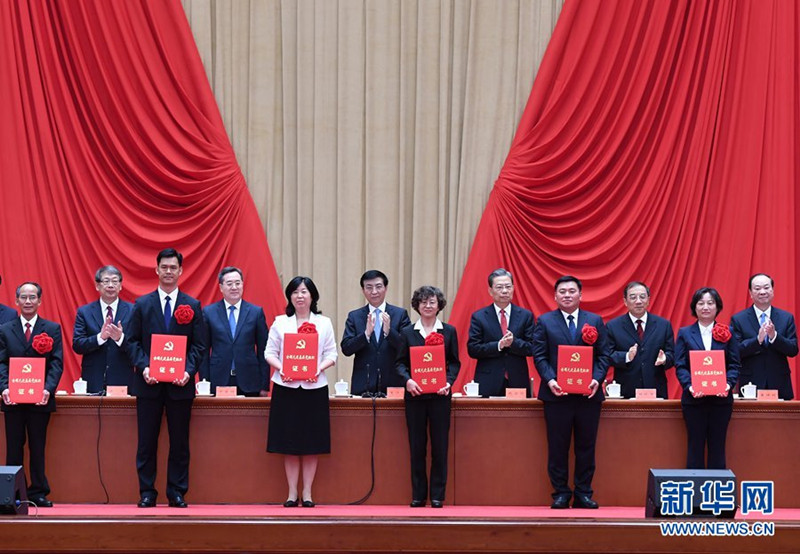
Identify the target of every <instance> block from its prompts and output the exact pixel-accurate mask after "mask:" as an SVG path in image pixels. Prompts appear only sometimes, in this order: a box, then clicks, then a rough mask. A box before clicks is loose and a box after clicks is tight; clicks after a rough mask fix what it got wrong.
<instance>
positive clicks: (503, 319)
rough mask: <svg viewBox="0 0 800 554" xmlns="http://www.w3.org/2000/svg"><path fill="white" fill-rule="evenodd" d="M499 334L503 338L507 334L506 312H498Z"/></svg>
mask: <svg viewBox="0 0 800 554" xmlns="http://www.w3.org/2000/svg"><path fill="white" fill-rule="evenodd" d="M500 332H501V333H503V336H505V334H506V333H508V320H507V319H506V311H505V310H500Z"/></svg>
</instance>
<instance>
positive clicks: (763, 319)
mask: <svg viewBox="0 0 800 554" xmlns="http://www.w3.org/2000/svg"><path fill="white" fill-rule="evenodd" d="M766 322H767V314H766V312H761V326H762V327H763V326H764V324H765V323H766ZM768 344H769V335H764V346H767V345H768Z"/></svg>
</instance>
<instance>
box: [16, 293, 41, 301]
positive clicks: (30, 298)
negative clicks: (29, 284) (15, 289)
mask: <svg viewBox="0 0 800 554" xmlns="http://www.w3.org/2000/svg"><path fill="white" fill-rule="evenodd" d="M17 298H18V299H19V300H20V301H22V302H28V301H31V302H36V301H37V300H38V299H39V297H38V296H37V295H35V294H31V295H27V294H20V295H19V296H18V297H17Z"/></svg>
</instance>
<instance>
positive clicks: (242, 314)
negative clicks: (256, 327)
mask: <svg viewBox="0 0 800 554" xmlns="http://www.w3.org/2000/svg"><path fill="white" fill-rule="evenodd" d="M223 305H224V304H223ZM249 315H250V305H249V304H247V303H246V302H245V301H244V300H242V304H241V306H240V307H239V321H237V322H236V333H235V334H234V335H233V337H232V339H233V341H234V342H236V337H238V336H239V334H240V333H241V332H242V325H244V322H245V321H247V317H248V316H249ZM229 326H230V325H229Z"/></svg>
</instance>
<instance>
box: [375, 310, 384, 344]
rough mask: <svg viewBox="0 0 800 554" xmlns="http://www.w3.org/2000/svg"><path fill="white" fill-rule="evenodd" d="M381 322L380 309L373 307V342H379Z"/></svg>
mask: <svg viewBox="0 0 800 554" xmlns="http://www.w3.org/2000/svg"><path fill="white" fill-rule="evenodd" d="M382 325H383V322H382V321H381V311H380V309H378V308H375V330H374V333H375V342H381V326H382Z"/></svg>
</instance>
